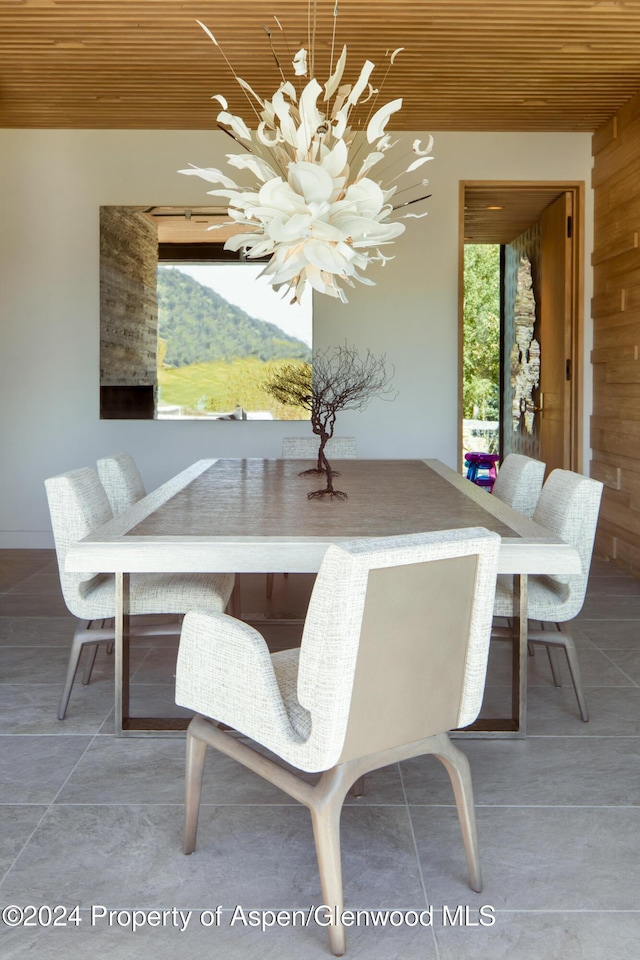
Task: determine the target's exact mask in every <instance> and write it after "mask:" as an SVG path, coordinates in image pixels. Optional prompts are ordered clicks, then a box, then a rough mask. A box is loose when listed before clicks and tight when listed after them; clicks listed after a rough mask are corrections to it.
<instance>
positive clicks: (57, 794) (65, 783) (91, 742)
mask: <svg viewBox="0 0 640 960" xmlns="http://www.w3.org/2000/svg"><path fill="white" fill-rule="evenodd" d="M96 736H97V731H96V733H94V734H93V735H88V742H87V744H86V746H85V748H84V750H83V751H82V753H81V754H80V756H79V757H78V759H77V760H76V762H75V763H74V764H73V767H72V768H71V770H70V771H69V773H68V774H67V776H66V778H65V780H64V782H63V783H62V784H61V785H60V788H59V790H58V792H57V793H56V794H55V796H54V797H53V798H52V800H51V803H50V806H51V807H53V806H54V805H55V803H56V800H57V799H58V797H59V796H60V794H61V792H62V791H63V790H64V788H65V787H66V785H67V784H68V783H69V780H70V779H71V777H72V776H73V774H74V773H75V772H76V770H77V769H78V766H79V764H80V763H81V762H82V760H83V759H84V757H85V756H86V755H87V752H88V751H89V750H90V749H91V747H92V745H93V742H94V740H95V739H96Z"/></svg>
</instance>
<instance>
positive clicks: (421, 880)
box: [397, 763, 441, 960]
mask: <svg viewBox="0 0 640 960" xmlns="http://www.w3.org/2000/svg"><path fill="white" fill-rule="evenodd" d="M397 766H398V774H399V776H400V784H401V786H402V794H403V796H404V799H405V803H404V806H405V809H406V811H407V819H408V821H409V830H410V832H411V843H412V845H413V855H414V857H415V860H416V865H417V867H418V878H419V883H420V888H421V890H422V896H423V897H424V903H425V905H426V907H427V908H428V907H429V906H430V900H429V897H428V895H427V887H426V884H425V880H424V873H423V870H422V862H421V860H420V852H419V850H418V840H417V838H416V832H415V829H414V826H413V820H412V818H411V807H410V805H409V801H408V797H407V791H406V786H405V782H404V774H403V772H402V763H398V764H397ZM430 933H431V943H432V945H433V949H434V951H435V958H436V960H441V958H440V950H439V947H438V941H437V938H436V935H435V930H433V929H432V930H431V931H430Z"/></svg>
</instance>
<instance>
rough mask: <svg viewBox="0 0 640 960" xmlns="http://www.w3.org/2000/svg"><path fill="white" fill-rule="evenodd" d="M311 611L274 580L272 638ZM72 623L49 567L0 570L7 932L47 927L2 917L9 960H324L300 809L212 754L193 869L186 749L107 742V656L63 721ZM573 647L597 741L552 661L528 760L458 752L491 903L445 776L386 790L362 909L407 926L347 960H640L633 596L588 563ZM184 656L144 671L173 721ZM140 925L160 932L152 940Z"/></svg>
mask: <svg viewBox="0 0 640 960" xmlns="http://www.w3.org/2000/svg"><path fill="white" fill-rule="evenodd" d="M302 586H303V587H304V586H305V584H304V582H303V584H302ZM300 597H302V598H304V589H301V587H300V582H299V581H297V580H296V579H295V578H293V577H291V578H288V579H287V580H285V579H284V578H283V577H277V578H276V589H275V592H274V598H273V601H272V602H271V604H270V605H269V610H268V613H269V615H270V616H271V617H272V619H273V620H275V619H277V618H278V615H279V613H281V612H282V611H283V610H284V608H286V609H287V611H288V612H290V611H291V610H295V608H296V604H297V605H298V612H300V605H301V604H302V605H303V603H304V600H303V599H300ZM243 603H245V604H247V605H248V606H247V608H248V609H250V610H252V609H257V606H258V605H259V604H260V603H262V604H264V603H265V600H264V578H258V577H256V578H244V580H243ZM72 623H73V622H72V620H71V618H70V617H69V616H68V614H67V612H66V610H65V607H64V605H63V603H62V600H61V597H60V592H59V588H58V582H57V570H56V565H55V559H54V555H53V553H52V552H51V551H44V550H43V551H28V550H24V551H13V550H5V551H0V682H1V683H2V687H1V694H0V821H1V822H2V829H1V830H0V908H4V907H6V906H10V905H12V904H15V905H17V907H18V908H25V907H29V906H33V907H37V908H40V907H44V908H45V909H42V910H40V912H39V915H38V914H35V912H34V911H33V910H28V909H27V910H24V911H23V913H22V918H23V920H25V921H28V922H25V924H24V925H20V926H16V927H12V926H11V925H10V923H11V922H12V919H13V918H14V916H15V915H16V913H18V914H19V913H20V911H19V910H18V911H11V910H9V911H8V912H7V913H6V914H5V915H4V916H5V919H6V921H7V923H5V924H4V925H3V926H2V929H0V957H2V960H14V958H23V957H27V956H29V957H31V956H37V957H38V958H39V960H86V958H87V956H89V955H90V954H92V953H93V952H95V951H96V950H99V952H100V954H101V956H103V957H105V958H107V960H125V958H127V960H128V958H130V957H135V958H136V960H146V958H147V957H148V958H154V960H155V958H160V960H164V958H167V960H169V958H171V960H173V958H175V957H176V956H184V957H188V958H189V960H201V958H202V960H204V958H206V960H210V958H212V957H215V958H217V960H236V958H243V960H247V958H249V960H251V958H253V957H255V958H274V960H275V958H277V960H282V958H284V960H288V958H295V960H312V958H322V957H327V956H329V953H328V949H327V944H326V937H325V931H324V930H323V929H321V928H320V927H319V926H318V925H317V924H314V923H311V924H310V925H309V926H308V927H306V928H304V927H302V926H300V925H299V919H300V917H301V916H302V913H301V912H299V913H297V914H296V913H294V912H293V911H296V910H297V911H307V910H308V909H309V908H310V907H311V906H312V905H318V904H320V903H321V895H320V890H319V884H318V878H317V871H316V866H315V858H314V850H313V840H312V834H311V826H310V822H309V817H308V814H307V811H306V810H305V809H304V808H302V807H300V806H298V805H296V804H295V803H294V802H293V801H289V799H288V798H287V797H286V796H285V795H283V794H280V793H279V792H278V791H277V790H276V789H275V788H273V787H270V786H268V785H264V784H263V783H262V781H261V780H259V779H258V778H257V777H255V776H254V775H253V774H251V773H250V772H248V771H245V770H244V769H243V768H241V767H239V766H237V765H234V764H233V762H232V761H230V760H228V759H226V758H224V757H218V756H216V755H214V754H213V752H212V751H210V752H209V757H208V761H207V772H206V783H205V789H204V805H203V807H202V812H201V820H200V829H199V835H198V840H199V842H198V848H197V850H196V852H195V853H194V854H193V855H192V856H191V857H185V856H183V854H182V853H181V849H180V842H181V828H182V806H181V801H182V783H183V752H184V743H183V740H182V739H181V738H173V739H169V738H156V737H148V738H136V739H116V738H115V737H114V736H113V733H112V730H113V720H112V714H111V701H112V682H111V677H112V663H111V658H109V657H108V656H107V655H106V654H104V653H102V652H101V653H100V655H99V660H98V663H97V665H96V670H95V673H94V678H93V679H92V682H91V684H90V685H89V686H88V687H83V686H82V685H81V684H80V683H79V682H78V685H77V687H76V688H74V691H73V694H72V698H71V702H70V707H69V713H68V716H67V719H66V720H65V721H64V722H59V721H58V720H57V719H56V705H57V700H58V696H59V693H60V688H61V684H62V677H63V672H64V668H65V662H66V658H67V652H68V646H69V641H70V637H71V633H72ZM577 627H578V629H577V633H576V636H577V641H578V643H579V652H580V656H581V662H582V669H583V674H584V680H585V685H586V687H587V693H588V699H589V706H590V710H591V721H590V722H589V723H588V724H584V723H582V722H581V721H580V720H579V718H578V713H577V706H576V703H575V699H574V696H573V692H572V688H571V686H570V684H569V685H568V686H564V687H563V688H562V689H556V688H555V687H553V686H552V684H551V682H550V676H549V672H548V664H547V662H546V657H545V656H544V654H543V653H542V655H541V652H538V654H537V655H536V657H535V658H533V660H530V662H529V667H530V672H529V710H528V718H529V736H528V738H527V740H526V741H496V740H493V741H491V740H468V739H467V740H465V741H464V742H459V745H460V746H461V748H462V749H463V750H464V751H465V752H466V753H467V755H468V756H469V759H470V761H471V769H472V773H473V778H474V786H475V796H476V809H477V817H478V830H479V838H480V850H481V858H482V866H483V873H484V890H483V892H482V894H479V895H478V894H475V893H473V892H472V891H471V890H470V888H469V886H468V884H467V876H466V870H465V863H464V854H463V848H462V842H461V839H460V833H459V829H458V823H457V819H456V814H455V808H454V806H453V801H452V796H451V793H450V790H449V786H448V781H447V778H446V775H445V773H444V770H443V769H442V768H441V767H440V766H439V764H438V763H437V762H436V761H434V760H433V758H422V759H417V760H412V761H410V762H408V763H403V764H401V765H400V766H393V767H389V768H387V769H385V770H382V771H379V772H378V773H376V774H372V775H371V776H370V777H368V778H367V789H366V795H365V796H364V797H363V798H362V799H361V800H353V799H350V800H349V802H348V804H347V805H346V807H345V809H344V812H343V818H342V833H343V867H344V888H345V899H346V905H347V907H348V908H353V909H358V910H362V911H373V910H376V909H388V910H391V911H393V910H395V911H400V913H395V914H393V913H392V914H390V917H391V921H393V923H397V924H398V925H388V926H386V927H384V929H380V928H376V927H372V926H365V925H362V924H361V925H359V926H355V927H353V928H352V929H351V930H349V931H348V935H347V950H348V956H350V957H352V958H354V960H355V958H356V957H361V958H365V957H366V958H367V960H394V958H396V957H397V958H401V957H402V958H404V960H507V958H508V960H534V958H535V960H556V958H557V960H578V958H579V960H633V958H635V957H638V956H640V952H639V948H638V943H639V942H640V581H636V580H635V579H633V578H632V577H630V576H627V575H626V574H624V573H623V572H621V571H620V570H618V569H617V568H616V567H614V566H612V565H609V564H605V563H599V562H595V563H594V566H593V570H592V578H591V583H590V588H589V594H588V599H587V601H586V604H585V607H584V610H583V614H582V616H581V617H580V619H579V622H578V624H577ZM295 629H296V628H291V627H289V628H287V631H288V635H287V636H284V638H283V636H282V629H281V628H280V627H279V626H278V625H277V624H273V625H271V626H270V636H271V640H272V642H273V643H277V642H278V641H279V640H280V641H281V642H282V643H283V644H284V645H286V644H288V643H289V641H290V640H291V638H292V636H291V634H292V632H295ZM285 632H286V631H285ZM497 646H498V647H499V648H500V649H496V651H495V654H493V655H492V664H491V671H490V682H489V686H488V691H487V701H488V706H489V709H490V708H491V702H492V701H493V698H494V697H497V696H499V695H500V693H501V692H502V693H503V694H504V690H503V681H504V677H505V671H506V670H507V660H506V657H507V655H508V650H507V649H506V645H504V644H499V645H497ZM174 655H175V651H173V650H172V649H171V647H170V645H169V643H168V642H167V641H166V640H165V641H164V642H163V643H158V644H156V645H153V644H149V645H147V646H143V647H139V648H138V651H137V653H136V662H135V691H136V696H138V698H139V699H140V701H141V702H144V703H145V704H149V703H152V704H154V705H156V706H157V705H159V704H160V703H162V702H163V701H164V705H165V707H167V706H168V705H169V704H170V702H171V690H172V670H173V658H174ZM161 709H164V708H161ZM58 906H59V909H58V910H55V908H56V907H58ZM76 906H77V907H78V908H79V909H78V910H77V911H75V912H72V911H73V908H74V907H76ZM236 908H241V910H243V911H244V914H243V913H242V912H241V911H240V910H236ZM428 908H431V909H432V914H431V917H432V924H431V925H429V926H428V925H426V921H427V920H428V918H429V915H428V914H427V913H426V912H425V911H427V910H428ZM458 908H460V909H458ZM482 908H484V910H483V909H482ZM278 909H279V910H283V911H288V912H287V913H284V914H282V916H281V918H280V923H279V924H278V925H276V926H274V927H271V928H269V929H266V930H264V931H262V930H261V929H260V928H259V927H255V926H253V925H252V923H253V916H250V915H249V913H248V911H250V910H257V911H268V910H278ZM51 910H53V913H51V912H50V911H51ZM64 911H67V913H66V915H65V914H64ZM134 911H141V912H140V913H139V914H135V913H134ZM162 911H166V913H164V914H163V913H162ZM179 911H182V913H179ZM234 911H235V913H234ZM110 912H111V913H110ZM401 915H402V918H403V920H404V922H402V923H400V922H399V921H400V918H401ZM420 915H421V919H422V921H423V924H424V925H422V924H421V923H420V922H418V921H419V919H420ZM256 916H258V917H260V916H261V917H262V918H263V919H264V921H265V923H266V922H267V921H269V919H270V914H269V913H267V912H263V913H262V914H257V915H256ZM366 916H367V917H369V919H370V918H371V917H372V916H373V915H372V914H371V913H369V914H367V915H366ZM286 918H290V919H292V920H295V924H294V925H293V926H286V925H285V924H284V920H285V919H286ZM134 919H135V920H136V922H142V921H145V922H144V923H143V925H142V926H140V927H139V928H138V929H137V930H136V931H135V932H134V931H133V930H132V923H133V920H134ZM491 919H493V920H494V922H493V923H492V924H490V923H489V921H490V920H491ZM447 921H448V922H447ZM63 923H66V925H63ZM185 923H186V929H184V930H182V929H181V928H182V927H183V926H185ZM34 924H35V925H34ZM153 924H157V925H153Z"/></svg>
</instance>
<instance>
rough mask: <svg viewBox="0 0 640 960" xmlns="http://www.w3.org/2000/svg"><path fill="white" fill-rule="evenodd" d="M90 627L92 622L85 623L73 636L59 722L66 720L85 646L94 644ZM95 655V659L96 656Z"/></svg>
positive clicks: (59, 707) (60, 705) (59, 709)
mask: <svg viewBox="0 0 640 960" xmlns="http://www.w3.org/2000/svg"><path fill="white" fill-rule="evenodd" d="M90 627H91V621H85V622H84V623H83V624H82V626H77V627H76V629H75V632H74V634H73V640H72V641H71V651H70V653H69V662H68V664H67V675H66V677H65V681H64V687H63V688H62V695H61V697H60V703H59V704H58V720H64V718H65V714H66V712H67V706H68V705H69V697H70V696H71V688H72V687H73V682H74V680H75V678H76V673H77V672H78V665H79V663H80V654H81V653H82V648H83V647H84V646H85V644H87V643H91V642H92V641H91V639H90V637H91V634H90V630H89V628H90ZM93 655H94V657H95V654H93Z"/></svg>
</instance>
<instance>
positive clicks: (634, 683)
mask: <svg viewBox="0 0 640 960" xmlns="http://www.w3.org/2000/svg"><path fill="white" fill-rule="evenodd" d="M599 652H600V653H601V654H602V656H603V657H605V658H606V659H607V660H608V661H609V663H610V664H611V665H612V666H614V667H615V668H616V670H619V671H620V673H621V674H622V676H623V677H626V678H627V680H628V681H629V683H630V684H631V685H632V686H634V687H638V688H639V689H640V683H637V682H636V681H635V680H634V679H633V677H630V676H629V674H628V673H627V672H626V671H625V670H624V668H623V667H621V666H620V664H619V663H616V662H615V661H614V660H612V659H611V657H610V654H611V653H612V650H611V649H609V651H608V652H607V651H606V650H600V651H599Z"/></svg>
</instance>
